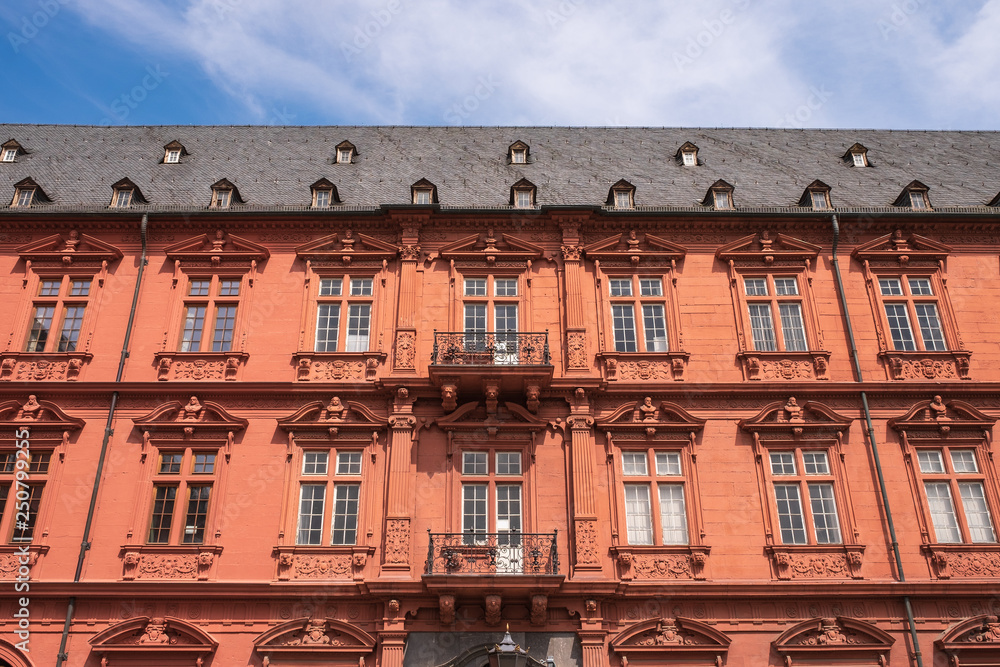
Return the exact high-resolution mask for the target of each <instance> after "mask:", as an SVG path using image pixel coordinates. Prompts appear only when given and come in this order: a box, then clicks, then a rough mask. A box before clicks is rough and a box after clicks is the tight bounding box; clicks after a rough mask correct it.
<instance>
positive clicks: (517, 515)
mask: <svg viewBox="0 0 1000 667" xmlns="http://www.w3.org/2000/svg"><path fill="white" fill-rule="evenodd" d="M508 531H509V532H518V533H519V532H521V486H520V485H519V484H498V485H497V532H498V533H503V532H508ZM500 543H501V544H505V543H507V544H509V538H508V539H507V541H506V542H505V541H500Z"/></svg>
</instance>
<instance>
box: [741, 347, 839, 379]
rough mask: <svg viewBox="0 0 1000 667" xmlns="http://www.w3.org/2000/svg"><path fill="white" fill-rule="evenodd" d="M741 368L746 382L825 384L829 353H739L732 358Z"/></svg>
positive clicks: (827, 377)
mask: <svg viewBox="0 0 1000 667" xmlns="http://www.w3.org/2000/svg"><path fill="white" fill-rule="evenodd" d="M736 356H737V358H739V360H740V362H741V363H742V365H743V375H744V377H745V378H746V379H747V380H763V381H775V382H792V381H796V380H829V379H830V378H829V376H828V375H827V369H828V368H829V367H830V353H829V352H826V351H823V350H819V351H813V352H740V353H739V354H737V355H736Z"/></svg>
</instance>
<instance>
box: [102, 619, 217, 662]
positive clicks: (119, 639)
mask: <svg viewBox="0 0 1000 667" xmlns="http://www.w3.org/2000/svg"><path fill="white" fill-rule="evenodd" d="M89 643H90V645H91V651H92V652H93V654H94V655H96V656H98V657H99V658H100V660H101V664H110V665H113V664H117V662H118V660H122V661H123V662H122V664H125V663H126V662H127V663H128V664H139V662H140V661H141V664H157V663H168V662H169V663H170V664H192V665H193V664H198V665H201V664H205V663H206V661H207V660H209V659H210V657H211V655H212V654H213V653H215V650H216V649H217V648H218V646H219V643H218V642H217V641H216V640H215V639H214V638H213V637H212V636H211V635H210V634H208V633H207V632H205V631H204V630H202V629H201V628H199V627H197V626H195V625H192V624H191V623H188V622H186V621H182V620H181V619H179V618H174V617H171V616H162V617H152V618H151V617H149V616H136V617H134V618H130V619H128V620H127V621H123V622H121V623H117V624H115V625H112V626H111V627H110V628H107V629H105V630H103V631H101V632H99V633H97V634H96V635H94V636H93V637H91V638H90V640H89ZM181 660H183V661H184V662H183V663H181V662H178V661H181Z"/></svg>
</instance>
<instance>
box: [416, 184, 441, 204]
mask: <svg viewBox="0 0 1000 667" xmlns="http://www.w3.org/2000/svg"><path fill="white" fill-rule="evenodd" d="M410 196H411V197H412V201H413V203H414V204H420V205H427V204H437V203H438V197H437V187H436V186H435V185H434V184H433V183H431V182H430V181H428V180H427V179H426V178H421V179H420V180H419V181H417V182H416V183H414V184H413V185H411V186H410Z"/></svg>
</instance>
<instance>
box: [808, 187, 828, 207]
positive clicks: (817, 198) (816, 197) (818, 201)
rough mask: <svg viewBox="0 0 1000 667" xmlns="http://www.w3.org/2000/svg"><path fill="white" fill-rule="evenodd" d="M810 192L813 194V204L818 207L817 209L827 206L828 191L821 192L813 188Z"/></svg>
mask: <svg viewBox="0 0 1000 667" xmlns="http://www.w3.org/2000/svg"><path fill="white" fill-rule="evenodd" d="M810 194H811V195H812V205H813V208H816V209H823V208H826V193H825V192H820V191H818V190H813V191H812V192H811V193H810Z"/></svg>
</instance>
